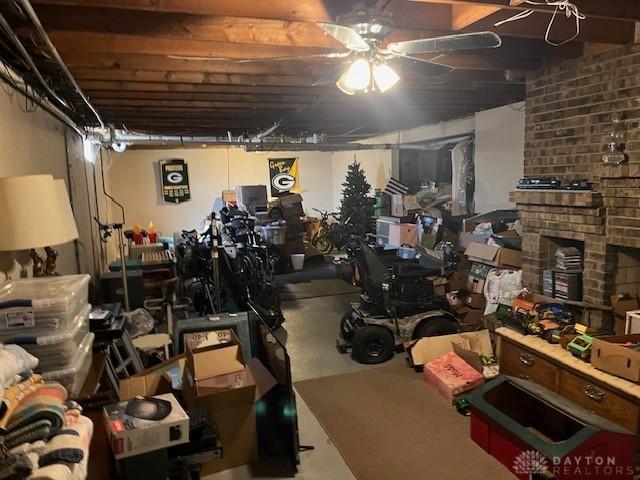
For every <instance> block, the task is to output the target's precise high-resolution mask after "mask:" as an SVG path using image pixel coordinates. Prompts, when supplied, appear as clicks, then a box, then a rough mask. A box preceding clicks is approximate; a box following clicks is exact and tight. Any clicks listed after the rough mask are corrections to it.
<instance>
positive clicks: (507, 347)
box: [500, 340, 558, 391]
mask: <svg viewBox="0 0 640 480" xmlns="http://www.w3.org/2000/svg"><path fill="white" fill-rule="evenodd" d="M500 349H501V351H500V373H503V374H505V375H511V376H513V377H517V378H522V379H524V380H532V381H534V382H536V383H538V384H540V385H542V386H544V387H547V388H548V389H549V390H553V391H556V390H557V387H556V385H557V383H556V375H557V372H558V368H557V367H555V366H554V365H553V364H552V363H551V362H548V361H547V360H545V359H544V358H542V357H541V356H539V355H536V354H535V353H531V352H529V351H528V350H525V349H523V348H520V347H518V346H517V345H514V344H512V343H509V342H505V341H504V340H503V341H501V343H500Z"/></svg>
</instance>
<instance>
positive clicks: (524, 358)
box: [520, 353, 536, 367]
mask: <svg viewBox="0 0 640 480" xmlns="http://www.w3.org/2000/svg"><path fill="white" fill-rule="evenodd" d="M520 363H522V364H523V365H526V366H527V367H532V366H533V364H534V363H536V358H535V357H534V356H533V355H529V354H528V353H521V354H520Z"/></svg>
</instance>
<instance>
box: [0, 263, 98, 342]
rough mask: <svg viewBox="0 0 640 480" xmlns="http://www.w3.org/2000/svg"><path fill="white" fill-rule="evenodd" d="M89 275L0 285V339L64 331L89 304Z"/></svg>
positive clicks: (28, 280)
mask: <svg viewBox="0 0 640 480" xmlns="http://www.w3.org/2000/svg"><path fill="white" fill-rule="evenodd" d="M90 279H91V277H90V276H89V275H66V276H61V277H43V278H28V279H27V278H25V279H20V280H10V281H8V282H6V283H4V284H3V285H1V286H0V339H5V338H7V337H14V336H16V335H17V334H23V333H27V334H34V332H37V333H38V334H41V333H42V332H43V331H53V330H56V329H58V328H66V327H68V325H69V324H71V323H72V322H73V319H74V318H75V317H76V316H77V315H78V314H79V313H80V312H81V311H82V309H83V308H85V306H86V305H87V304H88V303H89V280H90Z"/></svg>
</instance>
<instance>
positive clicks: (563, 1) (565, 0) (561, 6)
mask: <svg viewBox="0 0 640 480" xmlns="http://www.w3.org/2000/svg"><path fill="white" fill-rule="evenodd" d="M525 3H526V4H528V5H536V6H547V7H556V8H555V10H554V11H553V15H552V16H551V20H550V21H549V25H548V26H547V32H546V33H545V35H544V40H545V42H547V43H548V44H549V45H552V46H554V47H561V46H562V45H565V44H567V43H569V42H570V41H572V40H574V39H576V38H577V37H578V35H580V22H581V21H582V20H585V19H586V18H587V17H586V15H584V14H583V13H580V10H578V7H577V6H576V5H574V4H573V3H571V2H570V1H569V0H545V1H537V0H526V1H525ZM534 13H535V10H531V9H529V10H524V11H522V12H519V13H516V14H515V15H513V16H512V17H509V18H507V19H505V20H502V21H500V22H497V23H495V24H494V27H499V26H500V25H504V24H505V23H509V22H515V21H518V20H522V19H524V18H527V17H530V16H531V15H533V14H534ZM562 13H564V15H565V16H566V17H567V18H568V19H570V18H571V17H574V18H575V19H576V31H575V33H574V34H573V35H572V36H571V37H570V38H568V39H566V40H564V41H562V42H559V43H557V42H554V41H552V40H551V29H552V28H553V25H554V23H555V21H556V18H557V17H558V15H561V14H562Z"/></svg>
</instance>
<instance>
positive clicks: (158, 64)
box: [0, 0, 640, 138]
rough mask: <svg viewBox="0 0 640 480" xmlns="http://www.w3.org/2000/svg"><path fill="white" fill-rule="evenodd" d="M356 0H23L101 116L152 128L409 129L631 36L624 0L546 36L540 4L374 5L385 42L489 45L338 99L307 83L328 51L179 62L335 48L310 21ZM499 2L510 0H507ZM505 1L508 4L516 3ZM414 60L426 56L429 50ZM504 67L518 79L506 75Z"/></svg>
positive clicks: (324, 64) (21, 26)
mask: <svg viewBox="0 0 640 480" xmlns="http://www.w3.org/2000/svg"><path fill="white" fill-rule="evenodd" d="M355 3H356V2H353V1H343V0H327V1H321V0H305V1H299V0H263V1H242V0H221V1H203V0H109V1H102V0H34V1H32V4H33V6H34V8H35V10H36V12H37V14H38V16H39V18H40V20H41V21H42V24H43V25H44V27H45V29H46V31H47V33H48V35H49V37H50V38H51V40H52V42H53V44H54V45H55V47H56V48H57V49H58V51H59V52H60V55H61V56H62V58H63V60H64V61H65V63H66V64H67V65H68V67H69V69H70V71H71V72H72V74H73V76H74V77H75V79H76V80H77V81H78V83H79V84H80V86H81V87H82V89H83V91H84V92H85V93H86V94H87V96H88V97H89V98H90V99H91V102H92V103H93V105H94V106H95V107H96V108H97V110H98V112H99V113H100V115H101V116H102V118H103V120H104V121H105V123H109V124H113V125H114V126H116V127H118V128H121V127H126V128H127V129H129V130H135V131H143V132H148V133H156V134H175V135H200V134H207V135H221V134H226V132H227V131H231V132H232V133H233V135H239V134H241V133H243V132H248V133H250V134H251V133H255V132H258V131H261V130H265V129H267V128H269V127H270V126H272V125H273V124H274V122H277V121H279V120H282V124H281V126H280V128H279V129H278V131H277V132H278V133H281V134H292V135H297V134H300V133H326V134H328V135H331V136H334V137H342V138H351V137H353V136H365V135H369V134H374V133H379V132H385V131H391V130H397V129H403V128H410V127H414V126H418V125H421V124H426V123H432V122H437V121H442V120H447V119H451V118H457V117H462V116H465V115H469V114H472V113H473V112H476V111H478V110H482V109H487V108H492V107H496V106H499V105H504V104H506V103H511V102H514V101H518V100H523V99H524V83H523V76H524V74H526V72H528V71H533V70H537V69H539V68H540V67H541V66H543V65H544V64H548V63H550V62H558V61H563V60H566V59H571V58H577V57H579V56H581V55H582V54H583V52H584V49H585V44H589V46H590V47H592V48H600V46H601V45H602V46H609V45H623V44H627V43H630V42H632V41H633V39H634V26H635V24H634V22H635V21H637V20H640V3H639V2H637V1H636V0H607V1H606V2H604V1H602V0H575V3H576V5H578V6H579V7H580V9H581V11H582V12H583V13H584V14H585V15H587V20H586V21H584V22H582V26H581V29H580V35H579V37H578V38H577V39H576V40H575V41H573V42H570V43H568V44H566V45H564V46H561V47H553V46H550V45H548V44H547V43H545V41H544V39H543V37H544V32H545V30H546V28H547V25H548V23H549V20H550V18H551V13H552V12H553V10H552V9H549V8H547V7H539V6H531V5H526V4H525V2H524V1H523V0H511V1H509V0H475V1H472V0H428V1H403V0H391V1H388V2H383V4H386V5H384V6H385V9H386V11H390V12H392V13H393V19H394V23H395V31H394V32H393V33H392V34H391V35H390V36H389V37H388V38H387V39H386V40H387V41H399V40H409V39H415V38H423V37H432V36H439V35H446V34H451V33H461V32H473V31H485V30H491V31H495V32H496V33H498V34H500V35H501V36H502V38H503V45H502V46H501V47H500V48H498V49H493V50H487V51H473V52H465V53H458V54H450V55H445V56H444V57H440V61H442V62H444V63H447V64H450V65H453V66H455V67H456V68H457V69H456V71H454V72H453V73H451V74H448V75H447V76H445V77H443V78H440V79H437V80H433V79H431V80H430V79H428V78H426V77H420V76H416V75H413V74H408V73H405V72H401V77H402V80H401V82H400V83H399V84H398V85H397V86H396V87H394V89H393V90H391V91H389V92H387V93H386V94H384V95H381V94H368V95H357V96H353V97H351V96H347V95H344V94H343V93H341V92H340V91H339V90H338V89H337V88H336V87H335V86H333V85H329V86H313V85H312V84H313V83H314V81H316V80H317V79H318V78H319V77H321V76H322V75H323V74H326V73H327V72H329V71H330V70H331V69H332V67H334V66H335V65H336V62H335V61H331V60H327V59H313V60H308V59H307V60H305V61H277V62H274V61H265V62H258V63H233V62H229V61H220V60H211V61H194V60H184V59H178V58H176V57H181V56H199V57H212V58H221V57H223V58H228V59H254V58H266V57H281V56H297V55H309V54H318V53H326V52H330V51H334V50H337V49H341V45H340V44H339V43H338V42H337V41H335V40H334V39H333V38H332V37H329V36H327V35H325V34H324V32H323V31H322V30H321V29H320V28H319V27H318V26H317V25H316V24H315V22H321V21H323V22H333V21H335V19H336V16H337V15H340V14H345V13H348V12H350V11H351V10H352V9H353V7H354V5H355ZM509 4H511V5H509ZM514 4H517V5H514ZM15 5H16V2H12V1H7V2H2V5H0V12H1V13H2V14H3V15H4V16H5V17H6V18H7V19H8V20H9V23H10V24H11V27H12V28H13V29H14V30H15V31H16V32H17V33H18V35H19V37H20V38H21V39H22V41H23V43H24V45H25V47H27V49H28V50H29V52H30V53H31V54H32V55H33V57H34V60H35V61H36V64H37V65H38V67H39V68H41V69H42V71H43V73H45V74H46V75H45V76H47V77H48V78H49V79H50V81H51V86H52V87H54V88H55V89H56V91H57V92H60V94H61V95H62V96H63V97H64V98H65V99H66V100H68V101H69V102H70V103H71V104H72V105H74V106H75V109H74V110H73V109H72V110H68V111H67V112H68V113H69V115H70V116H71V117H72V118H74V119H75V120H76V121H77V122H78V123H80V124H82V125H89V124H95V123H96V120H95V117H93V116H92V115H91V112H90V111H89V110H88V109H87V108H86V106H85V105H83V103H82V100H81V98H80V97H79V95H77V94H76V93H74V91H73V89H72V88H71V87H70V84H69V82H68V81H67V80H66V79H65V78H64V77H63V76H62V75H61V72H60V69H59V68H58V67H57V66H56V65H55V63H54V62H53V61H52V60H51V58H50V55H48V54H47V52H46V48H45V47H44V44H43V43H42V41H41V40H40V39H39V37H38V35H37V32H36V31H35V29H34V28H33V25H32V24H31V22H29V21H28V19H26V18H25V17H24V16H21V15H20V9H19V8H16V7H15ZM526 8H534V9H536V13H534V14H533V15H532V16H530V17H528V18H527V19H526V20H521V21H518V22H514V23H508V24H505V25H503V26H501V27H498V28H495V27H493V25H494V23H495V22H497V21H499V20H502V19H505V18H507V17H509V16H511V15H512V14H513V13H515V12H516V11H518V10H523V9H526ZM574 28H575V22H574V21H573V20H572V19H571V20H567V19H566V18H561V19H560V20H559V21H558V22H557V23H556V25H555V27H554V29H553V32H552V37H553V38H557V39H564V38H568V37H570V36H571V35H572V34H573V29H574ZM0 39H1V40H2V42H0V56H1V57H2V58H3V59H4V60H5V61H6V62H7V63H8V64H9V65H10V66H12V67H13V68H14V69H15V70H16V71H18V72H19V73H21V74H22V75H23V76H24V77H25V78H27V79H28V80H30V81H31V82H32V83H33V85H34V86H35V87H36V88H37V87H38V84H37V81H36V80H35V79H34V76H33V74H32V73H31V72H30V71H29V69H28V67H26V66H25V65H24V63H23V62H21V61H20V60H19V59H18V56H17V55H16V52H15V49H14V48H13V47H12V46H11V44H10V43H9V41H8V40H7V38H5V37H3V36H2V35H1V34H0ZM424 58H427V59H429V58H430V57H429V56H425V57H424ZM507 71H508V72H510V73H509V75H508V76H509V78H515V79H516V80H512V81H508V80H507V75H505V73H506V72H507Z"/></svg>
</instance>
